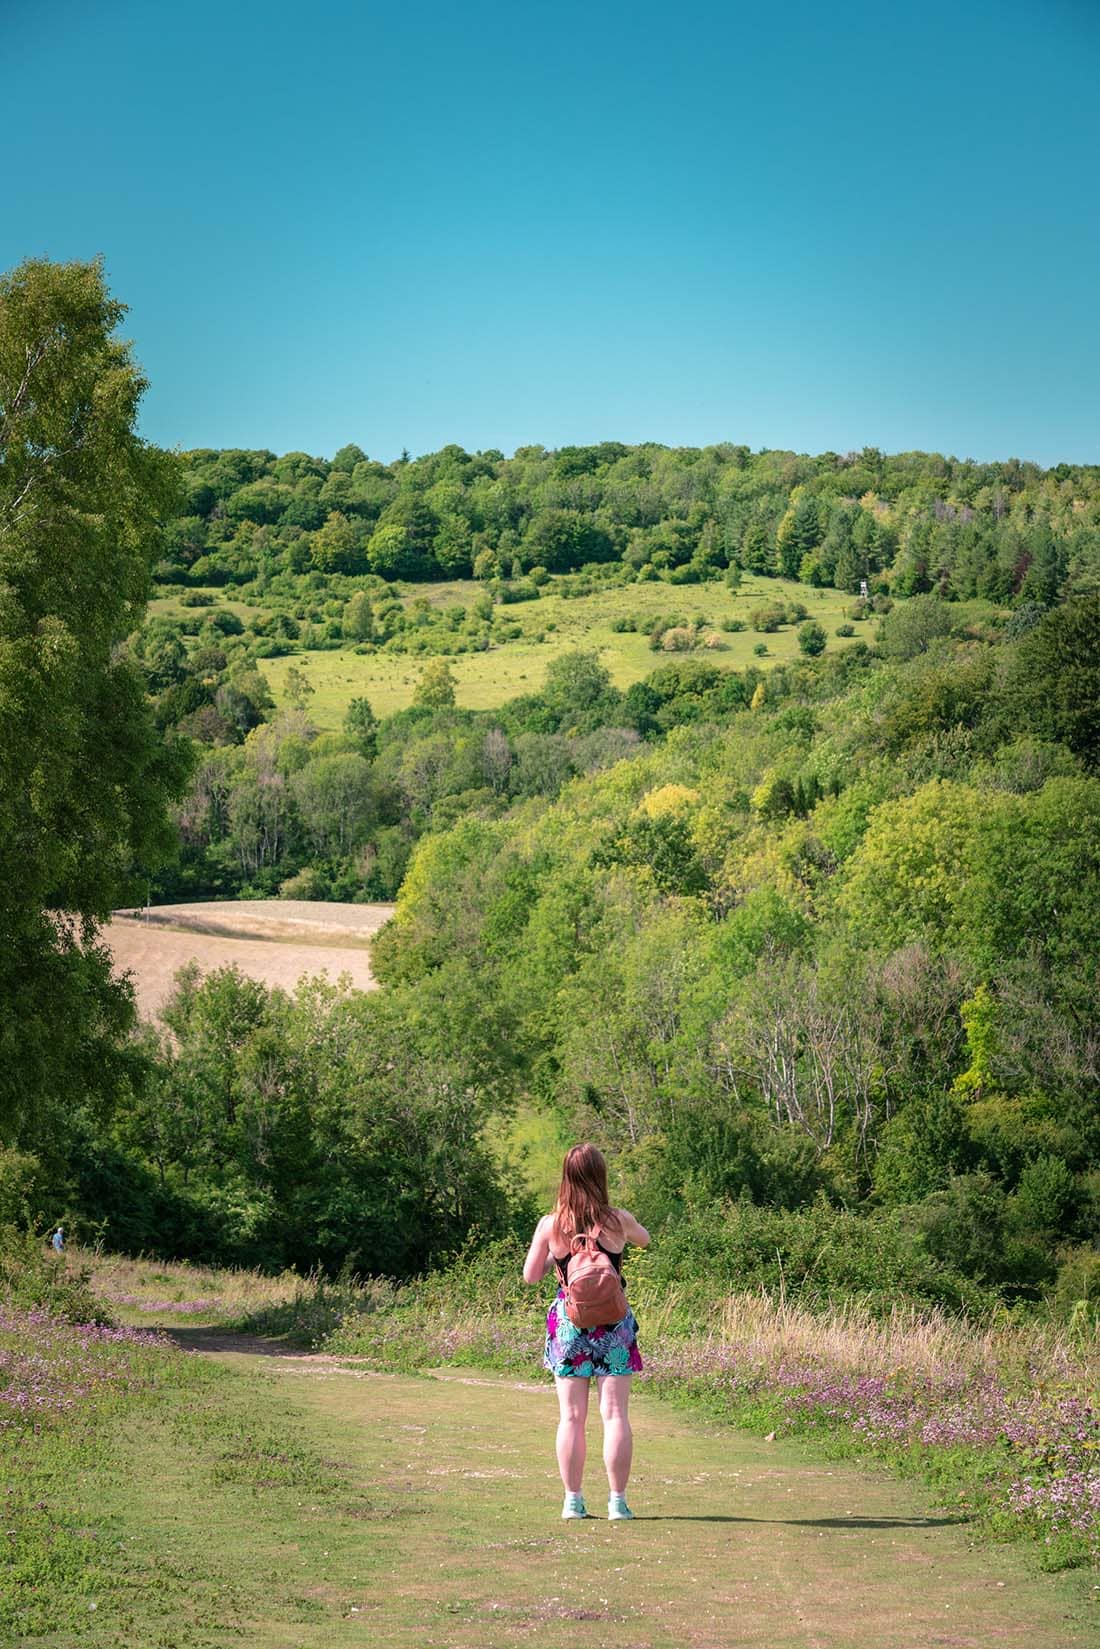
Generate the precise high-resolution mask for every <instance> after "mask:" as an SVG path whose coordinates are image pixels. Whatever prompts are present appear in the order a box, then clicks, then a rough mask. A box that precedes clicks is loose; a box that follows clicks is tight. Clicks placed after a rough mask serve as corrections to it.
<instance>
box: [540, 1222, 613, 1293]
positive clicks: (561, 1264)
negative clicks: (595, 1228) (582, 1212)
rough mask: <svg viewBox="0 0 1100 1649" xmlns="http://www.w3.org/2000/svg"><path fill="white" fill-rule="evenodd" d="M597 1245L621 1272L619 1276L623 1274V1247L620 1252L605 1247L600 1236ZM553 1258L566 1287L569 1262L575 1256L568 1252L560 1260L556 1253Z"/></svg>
mask: <svg viewBox="0 0 1100 1649" xmlns="http://www.w3.org/2000/svg"><path fill="white" fill-rule="evenodd" d="M574 1234H575V1235H576V1236H578V1237H580V1236H583V1235H584V1233H583V1232H582V1231H578V1232H575V1233H574ZM596 1247H597V1248H599V1249H600V1250H602V1252H603V1253H605V1254H606V1255H607V1257H608V1259H609V1260H610V1261H611V1263H612V1265H613V1266H614V1267H615V1270H616V1271H617V1272H618V1273H619V1276H620V1277H621V1276H622V1274H623V1255H622V1249H620V1250H619V1252H618V1253H617V1254H616V1252H615V1250H614V1249H613V1248H604V1246H603V1243H602V1242H601V1241H600V1239H599V1237H597V1238H596ZM552 1258H553V1261H554V1264H555V1265H556V1266H557V1268H558V1276H559V1277H560V1278H561V1281H562V1287H563V1288H564V1287H565V1284H566V1281H567V1279H568V1276H569V1262H570V1260H571V1259H572V1258H573V1256H572V1254H566V1256H565V1258H564V1259H562V1260H559V1259H558V1256H557V1255H556V1254H554V1255H553V1256H552Z"/></svg>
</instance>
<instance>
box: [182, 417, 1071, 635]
mask: <svg viewBox="0 0 1100 1649" xmlns="http://www.w3.org/2000/svg"><path fill="white" fill-rule="evenodd" d="M184 457H185V466H186V467H185V473H184V492H183V505H182V511H181V513H180V514H179V515H178V516H177V517H175V518H174V519H173V520H172V521H171V523H170V524H169V527H168V531H167V534H166V538H165V544H164V553H163V558H162V560H161V562H160V564H159V566H158V567H157V568H156V576H157V577H158V578H159V579H160V580H161V581H166V582H176V583H181V584H185V583H194V584H219V583H222V584H230V583H231V584H246V583H250V582H252V581H253V580H255V579H259V580H261V582H262V581H263V580H265V579H266V578H268V577H270V576H272V575H275V574H279V573H293V574H301V573H307V572H311V571H318V572H322V573H326V574H331V573H344V574H350V575H360V574H367V573H370V574H374V575H376V576H377V577H380V578H382V579H386V580H391V581H392V580H395V579H408V580H426V579H440V578H468V577H470V576H471V575H472V576H474V577H476V578H480V579H485V580H498V579H506V580H507V579H511V580H515V579H519V578H523V577H525V576H526V575H528V574H530V573H535V574H536V575H537V573H538V570H539V569H542V570H543V571H544V572H547V573H560V572H569V571H572V570H575V569H577V568H580V567H582V566H588V565H598V564H601V563H609V562H619V563H622V564H623V565H624V566H625V567H627V568H629V569H630V570H631V575H632V576H637V577H638V578H643V579H646V578H658V577H660V578H665V579H667V580H669V581H670V582H672V583H692V582H698V581H700V580H704V579H707V578H709V577H713V576H715V575H716V574H719V573H720V572H721V571H722V570H723V569H724V568H727V567H738V568H741V569H743V570H744V571H746V572H751V573H757V574H768V573H775V574H779V575H782V576H783V577H786V578H796V579H800V580H801V581H802V582H804V583H806V584H813V585H833V586H837V587H839V588H840V589H842V590H847V591H850V592H852V593H856V592H858V590H859V588H860V584H861V581H862V580H864V579H867V580H868V581H872V580H876V579H879V580H881V587H882V588H883V589H885V588H889V590H890V592H891V593H892V594H894V595H903V596H904V595H915V594H919V593H921V592H926V591H936V592H938V593H939V594H940V595H942V596H944V597H945V598H947V599H951V598H959V599H966V598H969V597H973V596H981V597H985V598H988V599H990V600H994V601H997V602H1002V603H1008V602H1014V601H1017V600H1023V601H1041V602H1051V601H1054V600H1057V599H1058V598H1059V597H1061V596H1063V595H1065V594H1067V593H1072V592H1083V591H1085V590H1088V589H1095V588H1097V587H1100V467H1096V466H1088V465H1071V464H1059V465H1057V466H1056V467H1055V468H1053V469H1047V470H1044V469H1041V468H1040V467H1039V466H1038V465H1036V464H1031V463H1025V462H1021V461H1020V460H1018V459H1009V460H1008V461H1006V462H1004V463H997V464H977V463H972V462H970V461H965V462H960V461H959V460H958V459H954V458H944V457H942V456H941V455H940V454H938V453H923V452H910V453H897V454H893V455H889V454H886V453H883V452H880V451H879V450H878V449H877V448H873V447H868V448H864V450H863V451H862V452H858V453H843V454H840V453H833V452H827V453H823V454H821V455H819V456H817V457H809V456H807V455H804V454H799V453H794V452H779V451H761V452H755V453H754V452H751V451H750V449H749V448H748V447H746V446H736V445H732V444H728V443H721V444H718V445H716V446H709V447H665V446H660V445H657V444H656V443H646V444H644V445H640V446H634V447H631V446H625V445H623V444H622V443H621V442H617V441H603V442H600V443H599V444H598V445H595V446H585V447H579V446H578V447H560V448H558V449H557V450H556V451H548V450H547V449H546V448H544V447H540V446H532V447H520V448H519V449H518V450H517V451H516V452H515V453H514V454H513V456H512V457H511V458H505V457H504V455H503V453H500V452H497V451H488V452H479V453H468V452H465V451H464V450H463V449H462V448H461V447H460V446H455V445H450V446H446V447H444V448H443V449H442V450H441V451H440V452H436V453H431V454H428V455H426V456H424V457H421V458H416V459H411V458H409V457H407V456H404V457H402V458H401V459H400V460H398V461H397V462H396V463H392V464H382V463H379V462H377V461H376V460H374V459H371V458H368V457H367V455H366V453H364V452H363V451H362V450H361V449H360V448H359V447H357V446H354V445H349V446H345V447H341V448H340V450H339V451H338V452H337V453H336V454H335V456H334V457H333V458H332V459H331V460H329V459H324V458H314V457H310V456H309V454H307V453H304V452H289V453H284V454H283V455H282V456H281V457H277V456H276V455H275V453H273V452H268V451H254V452H253V451H239V450H227V451H216V450H214V449H212V448H211V449H208V448H201V449H198V450H196V451H194V452H190V453H187V454H185V455H184Z"/></svg>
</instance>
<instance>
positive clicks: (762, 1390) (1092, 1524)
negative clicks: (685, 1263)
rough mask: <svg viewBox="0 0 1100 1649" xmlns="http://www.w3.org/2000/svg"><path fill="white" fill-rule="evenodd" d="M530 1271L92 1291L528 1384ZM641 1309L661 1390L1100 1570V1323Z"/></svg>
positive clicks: (168, 1282)
mask: <svg viewBox="0 0 1100 1649" xmlns="http://www.w3.org/2000/svg"><path fill="white" fill-rule="evenodd" d="M521 1260H522V1254H521V1252H520V1245H519V1244H518V1243H516V1242H514V1241H506V1242H503V1243H501V1244H499V1245H496V1246H495V1247H492V1248H490V1249H488V1250H486V1249H482V1250H481V1251H480V1253H479V1254H478V1255H476V1256H474V1255H471V1256H469V1257H467V1258H465V1259H460V1260H459V1261H458V1262H456V1263H455V1265H453V1266H452V1267H451V1269H450V1270H449V1271H446V1272H440V1273H434V1274H432V1275H430V1276H428V1277H426V1278H423V1279H421V1280H419V1281H417V1282H414V1283H411V1284H407V1285H394V1284H391V1283H388V1282H385V1281H381V1280H367V1281H360V1280H357V1279H355V1278H343V1279H339V1280H337V1281H336V1282H332V1281H327V1280H325V1279H323V1278H321V1277H314V1278H302V1277H298V1276H296V1275H295V1274H293V1273H284V1274H282V1275H281V1276H280V1277H262V1276H260V1275H258V1274H256V1273H252V1272H247V1271H218V1270H214V1269H211V1268H200V1267H190V1266H186V1265H182V1264H167V1265H161V1264H159V1263H158V1262H155V1261H120V1260H117V1259H112V1258H109V1257H104V1256H101V1257H99V1258H98V1259H97V1260H96V1262H95V1271H94V1278H95V1282H96V1285H97V1286H100V1287H103V1288H104V1293H105V1297H106V1298H107V1299H108V1300H110V1301H112V1302H113V1304H114V1306H115V1309H117V1310H119V1311H120V1314H121V1315H123V1316H125V1318H126V1319H127V1320H128V1321H130V1322H135V1323H136V1322H143V1323H151V1322H155V1321H157V1320H159V1321H161V1322H165V1323H168V1322H180V1321H188V1322H199V1323H202V1322H206V1323H220V1324H223V1325H225V1326H230V1327H233V1328H236V1329H238V1330H242V1331H248V1332H251V1333H254V1334H265V1335H276V1336H279V1337H281V1338H283V1339H285V1341H286V1342H287V1343H288V1344H300V1345H303V1346H308V1347H310V1348H313V1349H323V1350H324V1351H326V1352H329V1353H331V1354H333V1355H335V1356H338V1357H345V1356H353V1357H355V1358H357V1359H361V1360H362V1361H363V1363H364V1365H365V1366H366V1367H369V1368H373V1369H376V1370H378V1371H380V1372H391V1373H406V1374H407V1373H415V1372H417V1371H422V1370H425V1369H428V1368H434V1367H440V1366H454V1367H462V1366H466V1367H477V1368H484V1369H492V1370H496V1371H498V1372H502V1373H510V1374H517V1373H524V1372H526V1373H528V1374H529V1373H531V1372H532V1371H534V1370H537V1369H538V1367H539V1366H540V1361H541V1352H542V1328H541V1317H540V1307H539V1306H538V1305H537V1304H536V1302H535V1301H534V1299H533V1296H532V1294H531V1292H530V1291H529V1290H528V1289H526V1288H525V1287H524V1285H523V1284H522V1282H521V1281H520V1280H519V1267H520V1263H521ZM546 1287H547V1290H548V1289H549V1285H546ZM630 1292H631V1300H632V1304H633V1309H634V1311H635V1314H636V1315H637V1317H638V1319H639V1321H640V1323H641V1325H642V1330H641V1340H642V1348H643V1354H644V1356H645V1361H646V1376H645V1387H646V1389H647V1390H651V1391H655V1392H656V1393H658V1394H659V1395H661V1396H662V1397H665V1398H667V1399H670V1400H672V1401H673V1402H675V1403H678V1404H682V1405H686V1406H687V1407H688V1408H689V1409H691V1410H693V1411H696V1412H699V1413H701V1414H705V1415H707V1416H709V1417H711V1418H713V1419H716V1420H721V1421H722V1422H724V1423H729V1424H732V1425H735V1426H739V1427H742V1428H748V1429H750V1430H752V1431H754V1432H756V1433H757V1434H760V1433H764V1432H770V1433H774V1434H776V1435H777V1436H790V1437H800V1438H808V1439H812V1440H813V1441H814V1444H815V1446H816V1447H818V1448H819V1449H821V1450H823V1451H824V1452H825V1454H827V1455H828V1456H829V1457H831V1458H843V1457H849V1456H850V1457H854V1458H857V1459H860V1460H877V1461H880V1462H882V1463H884V1464H885V1465H887V1466H889V1467H890V1468H891V1469H893V1470H895V1471H897V1472H899V1473H900V1474H902V1475H904V1476H913V1477H916V1478H919V1479H921V1480H922V1481H924V1482H926V1483H928V1484H930V1485H932V1486H934V1487H935V1489H936V1491H937V1493H939V1494H940V1495H942V1496H943V1497H944V1499H945V1500H946V1501H948V1502H949V1503H950V1504H952V1505H954V1506H956V1507H958V1508H959V1509H960V1510H962V1511H965V1512H966V1514H967V1515H968V1516H972V1517H974V1518H975V1519H976V1520H978V1521H979V1522H980V1523H981V1525H982V1526H983V1527H984V1529H985V1530H986V1531H987V1532H989V1533H991V1534H994V1535H998V1536H1003V1537H1015V1536H1030V1537H1032V1538H1033V1539H1035V1540H1036V1541H1037V1543H1038V1561H1039V1565H1040V1567H1041V1568H1044V1569H1048V1570H1056V1569H1059V1568H1063V1567H1072V1566H1075V1565H1080V1564H1088V1563H1090V1562H1091V1563H1095V1562H1097V1561H1100V1412H1098V1410H1097V1406H1096V1389H1097V1370H1098V1368H1100V1328H1098V1327H1097V1325H1096V1324H1095V1323H1093V1324H1092V1325H1091V1326H1088V1325H1086V1324H1082V1325H1080V1326H1079V1327H1078V1328H1075V1329H1071V1328H1069V1327H1067V1326H1064V1325H1059V1324H1056V1323H1053V1322H1050V1321H1048V1320H1046V1319H1042V1318H1039V1317H1037V1316H1036V1317H1032V1318H1026V1319H1021V1318H1015V1317H1012V1316H1010V1315H1008V1314H1007V1313H1001V1314H999V1315H997V1316H993V1317H990V1318H989V1319H988V1320H987V1321H984V1322H973V1321H968V1320H964V1319H960V1318H957V1317H952V1316H950V1315H948V1314H946V1313H944V1312H942V1311H939V1310H936V1309H933V1308H927V1307H919V1308H918V1307H916V1306H911V1305H906V1304H904V1303H899V1304H898V1305H897V1306H896V1307H895V1308H894V1310H893V1311H892V1312H891V1313H890V1314H889V1315H888V1316H887V1317H885V1318H884V1317H882V1316H881V1315H880V1314H876V1313H874V1312H872V1311H871V1310H870V1309H868V1308H867V1307H866V1306H864V1305H861V1304H860V1303H859V1302H858V1301H848V1302H840V1303H834V1304H831V1305H828V1306H823V1307H821V1308H818V1309H814V1310H810V1309H807V1308H806V1307H805V1306H801V1305H796V1304H793V1303H791V1302H789V1301H785V1300H782V1299H777V1298H776V1297H775V1296H774V1295H769V1294H767V1293H764V1292H760V1293H756V1294H750V1293H743V1292H742V1293H737V1292H734V1293H728V1294H723V1295H716V1296H715V1297H714V1298H713V1299H712V1300H711V1302H710V1304H709V1306H708V1308H707V1310H706V1313H705V1315H704V1316H703V1318H702V1319H700V1316H699V1295H698V1291H697V1289H695V1288H691V1289H690V1290H685V1291H684V1292H683V1293H682V1294H681V1293H678V1292H677V1291H676V1290H675V1289H669V1288H667V1287H658V1286H657V1285H655V1284H653V1283H651V1282H649V1281H648V1280H647V1278H646V1275H645V1268H644V1266H636V1267H635V1268H634V1271H633V1275H632V1281H631V1289H630ZM130 1302H139V1303H130ZM700 1320H702V1321H704V1322H705V1325H706V1326H705V1329H702V1330H701V1329H700V1328H699V1327H698V1326H697V1325H698V1322H699V1321H700Z"/></svg>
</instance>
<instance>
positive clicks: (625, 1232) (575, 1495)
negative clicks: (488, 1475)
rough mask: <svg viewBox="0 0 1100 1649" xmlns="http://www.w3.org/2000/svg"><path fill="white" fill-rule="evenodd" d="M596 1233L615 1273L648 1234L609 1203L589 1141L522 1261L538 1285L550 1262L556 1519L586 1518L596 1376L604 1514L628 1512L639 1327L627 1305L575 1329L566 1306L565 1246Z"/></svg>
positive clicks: (577, 1148) (599, 1157)
mask: <svg viewBox="0 0 1100 1649" xmlns="http://www.w3.org/2000/svg"><path fill="white" fill-rule="evenodd" d="M582 1232H584V1233H587V1234H588V1235H590V1236H592V1237H593V1238H595V1240H596V1243H597V1245H598V1246H599V1247H600V1248H602V1249H603V1251H604V1253H605V1254H607V1255H609V1256H610V1258H611V1261H612V1264H613V1265H614V1266H615V1269H616V1271H618V1272H619V1274H620V1275H621V1274H622V1257H623V1249H624V1248H625V1247H626V1245H627V1243H628V1242H630V1243H634V1244H635V1245H636V1246H637V1247H638V1248H645V1246H646V1245H647V1243H648V1242H649V1232H648V1231H647V1230H646V1229H645V1227H644V1226H642V1225H639V1224H638V1221H637V1220H636V1219H635V1218H634V1215H633V1214H628V1213H627V1211H626V1209H625V1208H612V1207H611V1204H610V1201H609V1199H608V1194H607V1163H606V1162H605V1161H604V1159H603V1153H602V1152H600V1151H598V1150H597V1149H596V1147H595V1146H594V1145H574V1147H573V1149H572V1150H571V1151H569V1152H567V1154H566V1158H565V1161H564V1162H563V1164H562V1171H561V1185H560V1186H559V1188H558V1200H557V1202H556V1203H555V1205H554V1209H553V1212H552V1213H550V1214H544V1215H543V1217H542V1219H541V1220H540V1221H539V1223H538V1225H537V1226H536V1227H535V1235H534V1236H533V1237H532V1239H531V1247H530V1248H529V1249H528V1251H527V1259H526V1260H525V1261H524V1266H523V1280H524V1282H527V1283H540V1282H541V1281H542V1279H543V1278H544V1277H545V1276H546V1275H547V1273H548V1272H550V1271H552V1270H553V1269H554V1268H555V1267H557V1272H558V1282H559V1285H560V1286H559V1288H558V1297H557V1299H556V1300H555V1301H554V1304H553V1305H552V1306H551V1307H550V1312H549V1315H548V1316H547V1319H546V1352H545V1355H544V1357H543V1366H544V1367H545V1368H548V1369H549V1370H550V1373H551V1374H552V1375H553V1376H554V1383H555V1385H556V1386H557V1390H558V1404H559V1408H560V1411H561V1414H560V1419H559V1421H558V1441H557V1450H558V1470H559V1471H560V1472H561V1480H562V1484H563V1485H564V1488H565V1504H564V1506H563V1507H562V1514H561V1515H562V1517H564V1518H572V1517H586V1516H587V1513H586V1511H585V1506H584V1496H583V1494H582V1493H581V1478H582V1476H583V1473H584V1456H585V1436H584V1425H585V1420H586V1419H587V1417H588V1386H589V1381H590V1380H592V1379H593V1378H594V1379H595V1380H596V1382H597V1385H598V1389H599V1394H600V1414H601V1416H602V1418H603V1460H604V1465H605V1467H606V1468H607V1483H608V1490H609V1494H610V1498H609V1500H608V1503H607V1515H608V1517H609V1518H610V1519H612V1520H613V1521H618V1520H620V1519H622V1518H626V1517H633V1515H634V1514H633V1512H632V1511H631V1510H630V1507H629V1506H628V1505H627V1503H626V1483H627V1478H628V1477H629V1476H630V1461H631V1456H632V1455H633V1452H634V1434H633V1432H632V1431H631V1429H630V1420H629V1417H628V1414H627V1404H628V1402H629V1400H630V1377H631V1375H632V1374H636V1373H637V1372H638V1370H639V1369H640V1368H641V1366H642V1359H641V1357H640V1355H639V1353H638V1325H637V1323H636V1322H635V1321H634V1313H633V1312H632V1311H630V1310H629V1309H628V1310H627V1313H626V1316H625V1317H624V1318H623V1319H622V1321H621V1322H618V1323H607V1324H605V1325H603V1326H602V1327H599V1328H589V1329H579V1328H577V1327H575V1326H574V1324H573V1323H571V1322H570V1320H569V1318H568V1317H567V1315H566V1312H565V1304H564V1301H565V1282H566V1279H567V1277H568V1275H569V1260H570V1244H571V1243H572V1241H573V1238H574V1237H575V1236H577V1235H579V1234H580V1233H582Z"/></svg>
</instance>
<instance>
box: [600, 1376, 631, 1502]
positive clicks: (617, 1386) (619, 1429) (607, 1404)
mask: <svg viewBox="0 0 1100 1649" xmlns="http://www.w3.org/2000/svg"><path fill="white" fill-rule="evenodd" d="M630 1380H631V1376H630V1375H629V1374H605V1375H604V1376H603V1377H602V1378H601V1379H600V1380H599V1382H598V1384H599V1388H600V1414H601V1415H602V1416H603V1463H604V1465H605V1466H606V1467H607V1482H608V1486H609V1488H610V1490H611V1493H612V1494H625V1493H626V1483H627V1478H628V1477H629V1476H630V1462H631V1460H632V1459H633V1457H634V1433H633V1432H632V1431H631V1429H630V1418H629V1416H628V1414H627V1404H628V1403H629V1402H630Z"/></svg>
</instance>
